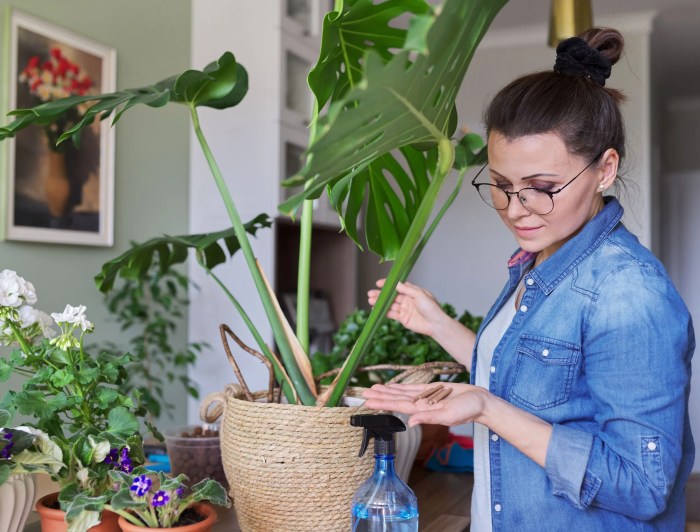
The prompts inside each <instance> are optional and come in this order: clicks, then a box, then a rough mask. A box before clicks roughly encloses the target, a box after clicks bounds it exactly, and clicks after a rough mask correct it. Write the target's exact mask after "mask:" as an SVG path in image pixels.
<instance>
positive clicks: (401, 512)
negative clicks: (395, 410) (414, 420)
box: [350, 414, 418, 532]
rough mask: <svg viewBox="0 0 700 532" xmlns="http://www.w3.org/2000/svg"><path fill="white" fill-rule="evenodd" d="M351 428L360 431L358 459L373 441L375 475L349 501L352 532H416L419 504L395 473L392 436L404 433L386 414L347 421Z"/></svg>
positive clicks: (364, 416) (398, 420)
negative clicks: (360, 428)
mask: <svg viewBox="0 0 700 532" xmlns="http://www.w3.org/2000/svg"><path fill="white" fill-rule="evenodd" d="M350 424H351V425H352V426H353V427H363V428H364V433H363V435H362V447H361V448H360V456H362V455H363V454H365V451H366V450H367V445H368V443H369V438H370V437H373V438H374V460H375V464H374V472H373V473H372V476H371V477H369V478H368V479H367V480H366V481H365V482H364V483H363V484H362V486H360V487H359V489H358V490H357V491H356V492H355V495H354V496H353V499H352V531H353V532H418V500H417V499H416V495H415V494H414V493H413V491H411V488H409V487H408V486H407V485H406V484H405V483H404V482H403V481H402V480H401V479H400V478H399V477H398V476H396V472H395V471H394V453H395V445H396V444H395V443H394V434H395V433H396V432H402V431H404V430H406V426H405V425H404V424H403V422H402V421H401V420H400V419H399V418H397V417H396V416H392V415H389V414H377V415H357V416H351V417H350Z"/></svg>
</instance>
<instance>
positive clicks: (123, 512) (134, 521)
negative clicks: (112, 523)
mask: <svg viewBox="0 0 700 532" xmlns="http://www.w3.org/2000/svg"><path fill="white" fill-rule="evenodd" d="M105 510H109V511H110V512H114V513H115V514H118V515H121V516H122V517H123V518H124V519H126V520H127V521H129V522H130V523H131V524H132V525H136V526H143V521H139V519H138V518H137V517H136V516H134V515H133V514H132V513H131V512H127V511H126V510H115V509H114V508H113V507H112V506H111V505H110V504H105Z"/></svg>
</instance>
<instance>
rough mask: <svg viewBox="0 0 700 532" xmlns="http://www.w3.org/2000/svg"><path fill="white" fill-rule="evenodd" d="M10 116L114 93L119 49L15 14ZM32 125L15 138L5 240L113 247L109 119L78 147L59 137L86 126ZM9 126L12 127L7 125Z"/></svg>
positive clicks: (11, 34) (8, 172)
mask: <svg viewBox="0 0 700 532" xmlns="http://www.w3.org/2000/svg"><path fill="white" fill-rule="evenodd" d="M8 18H9V23H8V24H7V26H9V28H8V30H9V37H10V44H9V54H10V57H9V61H8V63H9V76H6V77H7V80H6V84H7V89H8V94H9V98H8V102H7V105H8V107H9V109H18V108H28V107H34V106H36V105H39V104H41V103H43V102H46V101H51V100H54V99H57V98H60V97H65V96H68V95H78V94H79V95H84V94H90V93H94V94H98V93H108V92H114V91H115V90H116V50H115V49H114V48H111V47H108V46H106V45H104V44H101V43H98V42H96V41H94V40H92V39H89V38H86V37H83V36H80V35H78V34H76V33H74V32H72V31H69V30H66V29H63V28H61V27H59V26H56V25H54V24H52V23H49V22H46V21H44V20H41V19H39V18H36V17H34V16H32V15H29V14H27V13H24V12H22V11H19V10H16V9H10V10H9V14H8ZM80 118H81V115H80V113H79V111H78V112H76V113H75V114H73V115H71V114H69V115H68V116H67V117H66V120H64V121H63V123H59V124H52V125H50V126H46V127H42V126H38V125H32V126H30V127H28V128H26V129H24V130H21V131H19V132H18V133H17V135H16V137H14V138H12V139H9V141H8V148H7V168H6V170H5V176H6V181H7V183H6V185H7V186H6V188H5V202H4V203H5V207H6V208H5V236H6V238H7V240H20V241H34V242H49V243H59V244H78V245H89V246H112V245H113V238H114V236H113V233H114V230H113V225H114V220H113V218H114V134H113V130H112V128H111V127H110V123H109V120H104V121H99V120H96V121H95V122H94V123H93V124H92V126H91V127H89V128H86V129H85V130H84V131H83V133H82V135H81V140H80V146H79V147H76V146H75V145H74V144H73V142H71V141H65V142H63V143H62V144H61V145H60V147H58V148H56V147H55V141H56V140H57V139H58V137H59V136H60V134H61V133H62V132H63V131H65V130H66V129H68V128H70V127H71V125H72V124H74V123H75V122H76V121H78V120H80ZM8 121H9V120H8Z"/></svg>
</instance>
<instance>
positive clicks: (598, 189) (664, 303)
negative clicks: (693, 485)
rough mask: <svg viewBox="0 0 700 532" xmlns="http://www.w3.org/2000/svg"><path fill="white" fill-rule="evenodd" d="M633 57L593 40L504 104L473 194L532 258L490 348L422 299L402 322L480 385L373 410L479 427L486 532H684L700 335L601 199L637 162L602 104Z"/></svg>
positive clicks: (379, 399)
mask: <svg viewBox="0 0 700 532" xmlns="http://www.w3.org/2000/svg"><path fill="white" fill-rule="evenodd" d="M622 48H623V40H622V36H621V35H620V34H619V33H618V32H617V31H615V30H611V29H592V30H589V31H587V32H586V33H584V34H583V35H581V37H580V38H578V37H576V38H573V39H569V40H567V41H564V42H563V43H562V44H561V45H560V46H559V47H558V48H557V60H556V64H555V67H554V70H553V71H549V72H541V73H536V74H531V75H527V76H524V77H521V78H519V79H517V80H515V81H514V82H512V83H511V84H510V85H508V86H507V87H505V88H504V89H502V90H501V91H500V92H499V93H498V94H497V95H496V97H495V98H494V100H493V102H492V103H491V104H490V107H489V108H488V110H487V112H486V115H485V122H486V128H487V134H488V159H489V163H488V166H487V167H485V168H484V169H483V170H482V172H480V175H479V176H477V177H476V178H475V179H474V181H473V182H472V184H473V185H474V186H475V187H476V188H477V190H478V191H479V194H480V195H481V197H482V199H483V200H484V201H485V202H486V203H488V204H489V205H490V206H491V207H494V208H495V209H496V210H497V212H498V214H499V215H500V217H501V220H502V221H503V223H505V224H506V226H507V227H508V228H509V229H510V230H511V232H512V233H513V235H514V236H515V239H516V240H517V242H518V245H519V246H520V248H519V250H518V251H517V252H516V253H515V254H514V255H513V256H512V257H511V259H510V262H509V263H508V267H509V281H508V283H507V284H506V286H505V288H504V289H503V292H502V293H501V295H500V296H499V297H498V299H497V301H496V303H495V304H494V306H493V308H492V309H491V310H490V311H489V313H488V314H487V316H486V318H485V320H484V322H483V325H482V327H481V329H480V331H479V333H478V334H477V335H474V334H473V333H472V332H470V331H469V330H467V329H466V328H464V327H462V326H461V325H460V324H459V323H458V322H456V321H455V320H452V319H450V318H449V317H448V316H446V315H445V314H444V313H442V312H441V310H440V308H439V306H438V305H437V303H436V302H435V300H434V299H433V298H432V297H431V296H430V294H429V293H428V292H426V291H425V290H423V289H421V288H419V287H416V286H413V285H410V284H408V283H405V284H400V285H399V287H398V288H397V292H398V294H397V296H396V299H395V302H394V303H393V305H392V307H391V309H390V311H389V314H388V315H389V317H390V318H393V319H396V320H398V321H400V322H401V323H402V324H403V325H405V326H406V327H408V328H410V329H413V330H415V331H417V332H421V333H424V334H428V335H430V336H431V337H432V338H434V339H435V340H436V341H438V342H439V343H440V344H441V345H442V346H443V347H444V348H445V349H446V350H447V351H448V352H449V353H450V354H451V355H452V356H453V357H454V358H455V359H456V360H458V361H459V362H461V363H463V364H464V365H465V366H467V367H469V368H471V375H472V383H473V384H472V385H468V384H449V385H448V386H450V387H451V388H452V393H451V395H449V396H448V397H447V398H446V399H444V400H442V401H440V402H438V403H436V404H429V401H426V400H424V399H420V400H417V401H415V402H414V398H415V397H416V396H417V395H419V394H421V393H422V392H424V391H425V390H426V389H428V388H430V385H390V386H375V387H373V388H372V389H371V390H368V391H367V392H366V393H365V396H366V397H367V399H368V401H367V405H368V406H369V407H371V408H377V409H387V410H394V411H399V412H404V413H407V414H410V415H411V418H410V421H409V424H411V425H414V424H417V423H439V424H444V425H456V424H460V423H465V422H470V421H473V422H475V425H474V437H475V477H474V493H473V498H472V530H473V531H475V532H483V531H490V530H494V531H502V530H503V531H540V530H546V531H549V530H562V531H564V530H566V531H579V530H586V531H608V530H616V531H621V530H664V531H666V530H668V531H676V530H678V531H680V530H683V528H684V525H685V495H684V487H685V482H686V480H687V478H688V475H689V472H690V470H691V468H692V465H693V459H694V444H693V438H692V435H691V433H690V427H689V421H688V408H687V406H688V392H689V387H690V360H691V356H692V353H693V349H694V346H695V341H694V337H693V328H692V323H691V319H690V316H689V313H688V310H687V309H686V307H685V305H684V303H683V301H682V300H681V298H680V296H679V295H678V293H677V292H676V290H675V289H674V287H673V286H672V284H671V282H670V280H669V278H668V276H667V274H666V272H665V271H664V268H663V266H662V265H661V264H660V263H659V261H658V260H657V259H656V258H655V257H654V256H653V255H652V254H651V253H650V252H649V251H648V250H647V249H645V248H644V247H643V246H642V245H641V244H640V243H639V242H638V240H637V239H636V237H634V236H633V235H632V234H631V233H629V232H628V231H627V229H626V228H625V227H624V226H623V225H622V223H621V222H620V219H621V217H622V213H623V209H622V207H621V206H620V204H619V203H618V201H617V200H616V199H614V198H613V197H609V196H608V197H605V196H604V193H605V191H606V190H608V189H610V187H611V186H613V184H614V183H615V181H616V179H619V178H618V177H617V172H618V166H619V163H620V160H621V159H622V158H623V156H624V151H625V135H624V125H623V121H622V117H621V113H620V109H619V105H620V102H621V101H622V99H623V96H622V94H621V93H620V92H618V91H616V90H612V89H609V88H605V87H604V85H605V80H606V79H607V77H608V76H609V75H610V70H611V66H612V65H613V64H614V63H615V62H616V61H617V60H618V59H619V57H620V55H621V53H622ZM379 284H380V285H381V283H379ZM377 294H378V291H377V290H372V291H370V293H369V300H370V303H371V304H374V302H375V301H376V297H377Z"/></svg>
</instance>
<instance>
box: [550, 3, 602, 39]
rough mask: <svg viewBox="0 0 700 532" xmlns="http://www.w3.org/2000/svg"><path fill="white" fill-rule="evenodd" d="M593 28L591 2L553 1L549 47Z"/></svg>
mask: <svg viewBox="0 0 700 532" xmlns="http://www.w3.org/2000/svg"><path fill="white" fill-rule="evenodd" d="M592 26H593V8H592V7H591V0H552V8H551V12H550V16H549V46H551V47H552V48H556V46H557V45H558V44H559V43H560V42H561V41H563V40H564V39H568V38H569V37H575V36H577V35H579V34H580V33H582V32H583V31H585V30H587V29H589V28H591V27H592Z"/></svg>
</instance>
